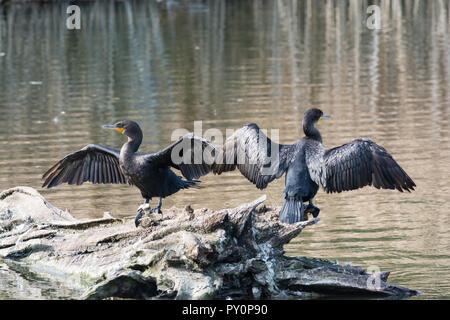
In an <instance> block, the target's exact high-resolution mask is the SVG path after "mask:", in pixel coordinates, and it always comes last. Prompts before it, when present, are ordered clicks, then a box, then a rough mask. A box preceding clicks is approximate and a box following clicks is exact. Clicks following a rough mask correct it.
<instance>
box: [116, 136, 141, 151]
mask: <svg viewBox="0 0 450 320" xmlns="http://www.w3.org/2000/svg"><path fill="white" fill-rule="evenodd" d="M141 143H142V133H139V134H137V135H135V136H134V137H128V141H127V142H126V143H125V144H124V145H123V146H122V149H121V150H120V153H121V154H133V153H135V152H137V151H138V149H139V146H140V145H141Z"/></svg>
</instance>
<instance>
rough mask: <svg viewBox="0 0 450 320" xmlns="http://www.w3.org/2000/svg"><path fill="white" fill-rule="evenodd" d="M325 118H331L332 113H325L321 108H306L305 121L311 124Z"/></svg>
mask: <svg viewBox="0 0 450 320" xmlns="http://www.w3.org/2000/svg"><path fill="white" fill-rule="evenodd" d="M323 118H330V115H328V114H323V112H322V110H320V109H317V108H312V109H308V110H306V112H305V115H304V116H303V123H304V124H308V125H311V124H315V123H316V122H318V121H320V120H321V119H323Z"/></svg>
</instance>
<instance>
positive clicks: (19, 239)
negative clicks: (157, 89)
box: [0, 187, 418, 299]
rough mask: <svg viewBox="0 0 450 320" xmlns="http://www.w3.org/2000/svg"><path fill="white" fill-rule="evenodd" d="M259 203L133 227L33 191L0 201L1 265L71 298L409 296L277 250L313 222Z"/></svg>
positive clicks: (178, 213) (356, 271)
mask: <svg viewBox="0 0 450 320" xmlns="http://www.w3.org/2000/svg"><path fill="white" fill-rule="evenodd" d="M264 200H265V196H264V197H261V198H259V199H257V200H255V201H253V202H251V203H247V204H244V205H241V206H239V207H237V208H234V209H225V210H220V211H212V210H209V209H200V210H195V211H194V210H192V208H190V207H189V206H187V207H186V208H185V209H176V208H172V209H168V210H165V211H164V216H163V217H161V216H160V215H155V216H152V215H147V216H144V218H143V219H142V220H141V227H139V228H136V227H135V226H134V221H133V219H131V218H130V219H116V218H113V217H112V216H108V215H106V216H105V217H104V218H102V219H93V220H77V219H75V218H73V217H72V216H71V215H70V213H69V212H67V211H66V212H64V211H61V210H59V209H58V208H56V207H54V206H53V205H51V204H50V203H49V202H48V201H46V200H45V198H43V197H42V196H41V195H40V194H39V193H38V192H37V191H36V190H34V189H32V188H28V187H17V188H13V189H9V190H6V191H4V192H2V193H1V194H0V259H1V261H4V262H5V263H6V264H7V265H8V266H9V267H10V268H11V269H14V270H15V271H16V272H17V273H19V274H23V273H25V271H24V270H28V271H27V272H29V270H32V272H35V273H39V275H40V276H41V277H46V278H48V279H49V281H58V283H59V285H64V286H66V287H67V288H68V289H70V290H72V292H74V293H78V292H79V294H78V295H76V294H75V296H73V297H72V298H75V299H104V298H110V297H120V298H135V299H149V298H152V299H158V298H170V299H225V298H233V299H243V298H247V299H248V298H250V299H289V298H296V299H298V298H311V297H323V296H333V297H343V296H351V295H353V296H354V295H356V296H359V297H361V296H365V297H395V298H401V297H408V296H411V295H415V294H418V292H417V291H415V290H410V289H407V288H404V287H401V286H396V285H392V284H388V283H387V282H386V281H387V277H388V275H389V273H388V272H382V273H379V274H374V275H372V274H367V273H366V272H365V271H364V270H363V269H361V268H359V267H353V266H342V265H338V264H335V263H333V262H330V261H326V260H320V259H311V258H306V257H287V256H284V255H283V253H284V251H283V245H284V244H286V243H288V242H289V241H290V240H291V239H292V238H294V237H296V236H297V235H298V234H299V233H300V232H301V231H302V230H303V229H304V228H305V227H308V226H311V225H313V224H315V223H317V222H318V221H319V219H314V220H309V221H304V222H298V223H296V224H292V225H287V224H283V223H280V222H279V221H278V210H275V209H270V208H266V206H265V205H264V204H263V202H264Z"/></svg>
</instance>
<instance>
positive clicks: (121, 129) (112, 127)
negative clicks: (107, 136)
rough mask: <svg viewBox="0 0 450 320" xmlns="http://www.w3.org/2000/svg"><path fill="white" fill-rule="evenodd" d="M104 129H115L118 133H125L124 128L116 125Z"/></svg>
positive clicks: (106, 126)
mask: <svg viewBox="0 0 450 320" xmlns="http://www.w3.org/2000/svg"><path fill="white" fill-rule="evenodd" d="M103 129H114V130H116V131H119V132H120V133H123V132H124V131H125V129H124V128H118V127H116V126H115V125H109V124H108V125H104V126H103Z"/></svg>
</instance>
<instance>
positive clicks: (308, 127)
mask: <svg viewBox="0 0 450 320" xmlns="http://www.w3.org/2000/svg"><path fill="white" fill-rule="evenodd" d="M303 132H304V133H305V135H306V136H307V137H308V138H310V139H313V140H316V141H319V142H320V143H322V135H321V134H320V131H319V129H317V128H316V127H315V126H314V123H305V122H303Z"/></svg>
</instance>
